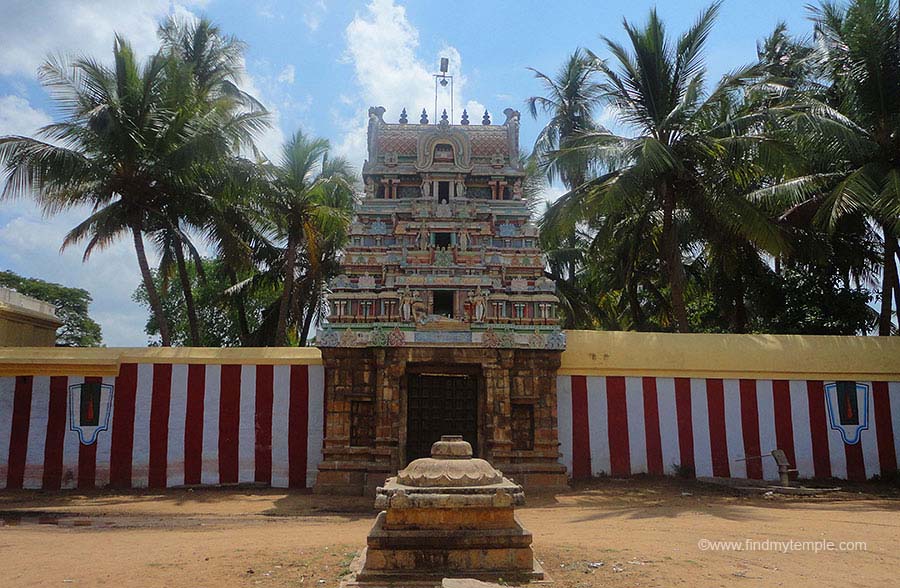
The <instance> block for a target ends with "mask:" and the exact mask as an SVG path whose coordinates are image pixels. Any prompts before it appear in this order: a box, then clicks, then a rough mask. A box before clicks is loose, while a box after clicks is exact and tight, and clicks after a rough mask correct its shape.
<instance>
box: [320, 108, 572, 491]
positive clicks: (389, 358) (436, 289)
mask: <svg viewBox="0 0 900 588" xmlns="http://www.w3.org/2000/svg"><path fill="white" fill-rule="evenodd" d="M384 114H385V109H384V108H382V107H373V108H370V109H369V125H368V143H367V144H368V159H367V161H366V163H365V165H364V166H363V181H364V185H365V194H364V195H363V197H362V198H361V199H360V203H359V205H358V207H357V210H356V217H355V218H354V220H353V223H352V226H351V231H350V233H351V237H350V243H349V245H348V246H347V247H346V248H345V250H344V253H343V259H342V265H343V273H342V274H341V275H340V276H338V277H337V278H336V279H335V280H333V281H332V283H331V284H330V285H329V289H330V293H329V295H328V303H329V307H330V313H329V316H328V318H327V322H326V324H325V326H324V327H323V329H322V330H321V331H320V332H319V333H318V337H317V345H318V346H319V347H320V348H321V349H322V354H323V358H324V361H325V365H326V370H327V373H328V374H329V379H328V381H327V383H326V391H325V402H326V430H325V447H324V461H323V463H322V464H321V465H320V468H319V470H320V471H319V476H318V482H317V486H316V487H317V489H318V490H319V491H328V492H336V491H339V492H346V493H361V492H370V493H371V492H374V489H375V487H377V486H378V485H380V484H382V483H383V482H384V480H385V479H386V478H387V477H388V476H390V475H394V474H395V473H396V472H397V471H398V470H399V469H401V468H403V467H404V466H405V465H406V464H407V463H409V462H410V461H412V460H414V459H416V458H420V457H426V456H427V455H428V453H429V451H430V448H431V445H432V443H434V442H435V441H437V440H439V439H440V438H441V436H442V435H462V436H463V437H464V438H465V440H466V441H468V442H469V443H470V444H471V445H472V447H473V448H474V450H475V454H476V456H477V457H481V458H484V459H488V460H490V461H491V463H493V464H494V465H496V466H497V467H498V468H500V470H502V471H503V472H504V474H506V475H508V476H512V477H514V478H515V479H516V480H517V481H518V482H520V483H522V484H524V485H526V486H532V487H534V486H544V487H558V486H561V485H564V484H565V470H564V468H563V467H562V466H561V465H559V464H558V463H557V457H558V453H559V447H558V445H559V444H558V438H557V437H558V435H557V422H556V376H555V373H556V369H557V368H558V366H559V361H560V354H561V352H562V349H563V348H564V347H565V337H564V335H563V333H562V331H561V330H560V328H559V325H558V321H557V314H556V313H557V305H558V302H559V300H558V299H557V297H556V296H555V295H554V292H555V284H554V283H553V281H551V280H549V279H547V278H546V277H544V271H543V270H544V260H543V257H542V255H541V252H540V248H539V243H538V231H537V228H536V227H535V226H534V225H533V224H532V223H531V222H530V220H529V219H530V216H531V215H530V209H529V207H528V202H527V201H526V200H525V199H523V183H524V181H525V171H524V170H523V166H522V164H521V162H520V159H519V145H518V143H519V113H518V112H517V111H515V110H513V109H509V108H508V109H506V110H505V111H504V114H505V115H506V120H505V121H504V122H503V124H499V125H498V124H492V123H491V120H490V116H489V114H488V113H487V112H485V114H484V117H483V120H482V122H481V124H470V123H469V120H468V113H466V112H465V111H464V112H463V117H462V120H461V121H460V124H458V125H457V124H450V121H449V120H448V117H447V114H446V111H445V112H444V113H443V115H442V116H441V118H440V120H439V122H438V123H437V124H433V123H429V121H428V116H427V114H426V113H425V111H424V110H423V111H422V115H421V118H420V120H419V122H418V124H416V123H414V122H413V123H411V122H409V120H408V117H407V114H406V111H405V110H404V111H403V112H402V113H401V115H400V117H399V122H397V123H387V122H385V120H384Z"/></svg>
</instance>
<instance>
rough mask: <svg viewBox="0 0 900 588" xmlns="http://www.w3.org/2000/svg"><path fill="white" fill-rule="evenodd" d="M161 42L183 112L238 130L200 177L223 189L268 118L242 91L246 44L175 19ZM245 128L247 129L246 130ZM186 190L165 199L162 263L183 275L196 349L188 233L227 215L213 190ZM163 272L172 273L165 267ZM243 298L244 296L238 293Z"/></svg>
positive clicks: (204, 24) (198, 22)
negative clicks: (173, 68) (238, 156)
mask: <svg viewBox="0 0 900 588" xmlns="http://www.w3.org/2000/svg"><path fill="white" fill-rule="evenodd" d="M159 37H160V41H161V43H162V49H163V51H165V52H166V53H167V54H168V55H169V56H171V58H172V60H173V61H174V62H176V63H178V64H180V65H181V72H180V73H181V75H180V76H179V78H178V80H179V85H180V86H183V87H184V90H185V92H184V95H183V96H182V97H181V100H180V102H179V107H180V110H181V111H182V112H185V113H189V114H192V115H194V116H196V117H198V118H201V119H202V118H210V119H213V120H218V121H219V122H218V124H220V125H223V128H225V127H231V128H232V130H233V131H237V134H235V135H234V139H235V141H234V142H233V144H231V145H222V147H223V149H221V150H220V151H219V153H218V155H219V156H220V159H219V160H210V161H209V162H208V163H207V166H208V170H207V171H208V172H209V173H202V174H200V176H199V178H201V179H202V180H205V181H207V182H211V184H212V186H213V187H221V183H220V182H219V177H227V176H228V175H229V174H228V171H229V169H228V168H230V166H231V162H230V159H232V158H233V156H232V153H233V152H237V151H238V150H240V149H241V148H242V147H247V146H250V147H253V140H252V139H253V132H254V131H256V130H258V126H256V124H249V125H248V123H259V122H263V121H265V120H266V117H267V113H266V110H265V108H263V107H262V105H261V104H259V102H257V101H256V99H255V98H253V97H252V96H250V95H249V94H247V93H246V92H243V91H242V90H241V89H240V88H239V87H238V80H239V79H240V77H241V75H242V73H243V70H242V64H243V51H244V45H243V44H242V43H241V42H240V41H238V40H237V39H236V38H234V37H232V36H225V35H223V34H222V33H221V31H220V30H219V28H218V27H216V26H215V25H214V24H212V23H211V22H210V21H209V20H207V19H194V20H181V19H178V18H176V17H171V18H169V19H168V20H167V21H165V22H164V23H163V24H162V25H161V26H160V29H159ZM241 127H244V128H243V130H242V131H241V130H240V129H241ZM186 188H187V189H185V190H182V191H181V192H179V193H178V194H177V195H176V194H173V195H172V196H173V197H170V198H168V199H167V200H166V202H165V210H164V213H165V215H166V217H167V218H166V222H165V223H162V224H161V226H160V231H161V233H162V234H160V235H159V237H158V239H157V241H158V244H159V246H160V247H161V249H162V251H163V255H161V260H162V261H163V262H169V261H170V260H172V259H174V261H175V265H174V269H175V271H177V273H178V276H179V280H180V283H181V287H182V293H183V296H184V300H185V307H186V311H187V317H188V324H189V327H190V336H191V344H192V345H195V346H196V345H199V344H200V324H199V320H198V318H197V310H196V307H195V303H194V297H193V293H192V292H191V281H190V279H189V277H188V272H187V265H186V262H185V255H184V251H185V250H187V251H189V252H191V253H192V257H193V258H194V263H195V267H196V269H197V272H198V273H199V274H200V276H201V278H203V266H202V261H201V259H200V256H199V255H197V254H196V248H195V246H194V245H193V244H192V243H191V242H190V233H191V231H190V230H189V229H202V228H204V227H205V228H207V229H208V228H209V227H210V224H211V222H212V223H214V222H215V221H214V220H212V219H211V216H210V215H213V214H214V213H216V212H219V213H224V212H225V210H223V208H222V207H221V206H217V205H216V203H215V202H210V200H215V198H216V194H213V193H211V192H210V189H209V186H205V185H203V184H202V183H200V182H195V183H194V185H192V186H186ZM174 196H177V197H174ZM229 201H231V200H229ZM239 224H240V223H239ZM160 269H161V270H164V269H168V268H165V267H163V266H162V265H161V267H160ZM240 296H242V294H238V297H240ZM240 316H244V315H240ZM244 318H245V317H244Z"/></svg>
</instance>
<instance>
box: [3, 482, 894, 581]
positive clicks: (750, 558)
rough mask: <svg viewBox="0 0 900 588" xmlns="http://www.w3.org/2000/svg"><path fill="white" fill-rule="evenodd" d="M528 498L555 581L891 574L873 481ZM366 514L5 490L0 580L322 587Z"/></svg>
mask: <svg viewBox="0 0 900 588" xmlns="http://www.w3.org/2000/svg"><path fill="white" fill-rule="evenodd" d="M528 502H529V504H528V506H526V507H525V508H523V509H521V510H520V511H519V516H520V518H521V520H522V522H523V523H524V525H525V526H526V527H527V528H528V529H530V530H531V531H532V532H533V533H534V549H535V554H536V556H537V558H538V560H540V561H541V562H542V563H543V565H544V568H545V569H546V570H547V571H548V572H549V574H550V575H551V578H552V580H553V581H554V585H555V586H557V587H559V588H574V587H579V586H621V587H625V586H679V585H680V586H691V587H692V588H694V587H699V586H791V587H793V586H817V587H821V586H842V587H849V586H895V585H897V573H898V570H900V493H898V492H897V491H896V490H889V489H886V488H883V487H873V486H862V487H856V488H852V489H846V490H845V491H842V492H840V493H837V494H831V495H828V496H827V497H816V498H796V497H783V496H776V497H763V496H753V497H746V496H738V495H735V494H733V493H731V491H728V490H720V489H718V488H715V487H711V486H705V485H702V484H699V483H694V482H687V481H679V480H639V479H635V480H627V481H622V480H603V481H597V482H592V483H590V484H587V485H581V486H578V487H576V488H575V489H573V490H572V491H571V492H569V493H566V494H561V495H557V496H555V497H551V496H529V497H528ZM374 516H375V512H374V510H373V508H372V501H371V500H369V499H362V498H332V497H323V496H314V495H310V494H298V493H288V492H285V491H276V490H259V489H213V490H170V491H167V492H164V493H151V492H134V493H124V494H121V493H109V492H102V491H98V492H96V493H93V494H90V495H84V494H76V493H71V492H63V493H41V492H17V493H5V494H0V585H2V586H4V587H7V586H8V587H10V588H13V587H16V588H17V587H20V586H68V585H71V586H76V587H77V586H115V587H120V586H121V587H131V586H135V587H137V586H140V587H147V586H166V587H170V586H172V587H175V586H178V587H180V586H185V587H201V586H210V587H213V586H215V587H227V586H263V587H280V586H294V587H305V586H308V587H311V588H312V587H314V588H327V587H333V586H337V585H338V584H339V583H340V578H341V577H342V576H343V575H344V574H346V573H347V569H348V565H349V563H350V561H351V559H352V558H353V556H354V555H355V553H356V551H357V550H358V549H359V548H361V547H362V546H363V545H364V543H365V537H366V533H367V532H368V530H369V527H370V526H371V524H372V521H373V519H374ZM717 541H733V542H737V543H736V544H731V545H729V546H728V550H724V548H725V546H723V545H720V544H715V543H712V542H717ZM748 541H749V542H748ZM792 541H793V542H796V543H794V544H788V543H785V542H792ZM707 542H709V543H707ZM753 542H756V543H753ZM776 542H777V543H776ZM804 542H805V543H804ZM824 542H832V543H833V545H832V546H831V547H828V545H827V544H826V543H824ZM842 542H862V543H852V544H851V545H850V546H847V545H842Z"/></svg>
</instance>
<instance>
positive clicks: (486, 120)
mask: <svg viewBox="0 0 900 588" xmlns="http://www.w3.org/2000/svg"><path fill="white" fill-rule="evenodd" d="M481 124H483V125H489V124H491V114H490V113H489V112H488V111H487V110H485V111H484V116H482V117H481Z"/></svg>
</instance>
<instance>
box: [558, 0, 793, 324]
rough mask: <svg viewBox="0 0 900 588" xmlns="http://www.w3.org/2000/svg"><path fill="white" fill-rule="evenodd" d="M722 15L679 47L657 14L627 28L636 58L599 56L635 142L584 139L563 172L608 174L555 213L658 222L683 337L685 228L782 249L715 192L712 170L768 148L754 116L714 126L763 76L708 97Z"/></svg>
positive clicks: (731, 199) (611, 102) (605, 91)
mask: <svg viewBox="0 0 900 588" xmlns="http://www.w3.org/2000/svg"><path fill="white" fill-rule="evenodd" d="M719 6H720V3H718V2H716V3H714V4H712V5H711V6H710V7H709V8H707V9H706V10H704V11H703V12H702V13H701V15H700V17H699V18H698V19H697V21H696V22H695V23H694V25H693V26H691V27H690V28H689V29H688V30H687V31H685V32H684V33H683V34H682V35H680V36H679V37H678V38H677V39H672V38H671V37H669V36H668V34H667V32H666V29H665V26H664V25H663V23H662V21H660V19H659V17H658V16H657V14H656V11H655V10H651V12H650V15H649V18H648V20H647V23H646V25H645V26H643V27H636V26H633V25H632V24H630V23H629V22H628V21H627V20H626V21H624V27H625V31H626V33H627V35H628V39H629V42H630V48H626V47H625V46H623V45H621V44H620V43H618V42H616V41H613V40H612V39H609V38H604V41H605V43H606V46H607V49H608V50H609V52H610V53H611V54H612V58H613V63H614V64H615V65H613V64H611V63H609V62H607V61H603V60H601V59H599V58H597V57H596V56H595V55H594V54H593V53H590V55H592V56H593V57H594V58H595V65H596V68H597V69H598V71H599V72H600V75H601V79H602V81H601V82H600V88H601V90H600V93H601V99H602V102H603V103H605V104H606V105H608V106H609V107H611V108H612V110H613V111H614V112H615V113H616V116H617V118H618V120H619V122H620V123H621V124H622V125H623V126H625V127H626V128H628V129H629V130H631V131H633V133H634V134H633V135H632V136H620V135H616V134H614V133H612V132H610V131H609V130H607V129H603V128H601V129H598V130H596V131H585V132H582V133H579V136H578V137H576V138H575V139H573V140H570V141H569V145H568V146H563V147H562V148H561V149H560V150H558V151H557V152H556V153H555V154H554V155H553V157H554V158H555V159H557V161H558V164H559V165H565V163H566V161H567V160H570V159H572V158H574V159H575V160H576V161H577V160H580V159H582V158H584V157H585V156H589V157H590V158H591V159H592V160H593V161H595V162H598V163H597V164H595V165H597V168H598V170H601V171H602V170H603V169H604V168H605V170H609V171H608V172H607V173H604V174H602V175H599V176H598V177H597V178H595V179H593V180H590V181H588V182H587V183H586V184H584V185H583V186H582V187H581V188H579V189H577V190H575V191H573V192H570V193H569V194H568V195H567V196H566V197H563V198H561V199H560V201H559V202H558V203H557V205H556V206H558V207H559V208H560V212H561V213H565V214H568V215H571V216H573V217H574V218H575V219H582V220H584V221H588V222H597V221H601V222H602V219H604V218H606V217H615V216H616V215H619V214H620V213H621V212H622V211H623V210H626V209H631V210H635V209H637V210H643V211H646V212H647V213H653V214H656V213H658V214H659V222H660V224H661V229H660V234H659V255H660V262H661V266H662V267H663V268H664V269H665V270H666V274H667V281H668V298H669V301H670V304H671V316H672V323H673V324H674V326H675V328H676V329H677V330H678V331H687V330H689V326H688V316H687V309H686V305H685V287H686V277H685V269H684V260H683V257H682V256H683V252H684V250H685V248H686V243H685V242H684V240H683V238H682V236H681V235H680V228H679V227H680V226H681V225H683V221H684V220H686V219H687V218H689V217H690V216H691V215H692V214H716V215H718V216H719V217H720V220H721V222H722V224H723V225H727V226H731V227H734V229H735V230H736V231H738V232H739V233H740V234H742V235H743V236H745V237H746V238H748V239H750V240H751V241H753V242H754V243H756V244H759V245H762V246H763V247H765V248H766V249H769V250H777V249H779V248H780V247H782V246H783V240H782V238H781V235H780V233H779V231H778V230H777V228H776V227H775V226H774V225H773V224H772V223H770V222H769V220H768V219H767V218H766V216H765V215H764V214H763V213H762V212H761V211H760V210H759V209H758V208H756V207H755V206H752V205H751V204H749V203H748V202H747V201H746V200H745V199H744V198H743V197H741V196H734V195H732V194H731V193H730V192H726V193H722V194H717V193H716V192H715V191H713V190H709V189H708V188H709V185H708V184H709V179H708V178H707V177H706V175H705V174H704V169H705V168H706V167H707V166H709V165H714V164H715V163H716V162H717V160H718V159H720V158H722V157H723V156H725V155H726V154H729V153H734V152H735V151H740V150H747V151H748V152H749V151H750V150H751V149H753V148H754V146H757V145H758V144H759V143H760V138H759V137H757V136H754V135H752V133H750V132H748V130H749V129H751V128H752V124H751V123H752V122H754V121H756V120H757V118H756V117H754V116H749V117H744V118H739V119H727V120H726V121H725V122H723V123H721V124H710V121H711V120H715V119H716V115H717V112H718V111H719V110H720V109H721V108H722V104H723V102H729V101H731V100H732V99H733V95H734V94H735V93H737V92H740V91H742V89H743V88H744V86H745V85H746V84H747V83H748V82H750V81H752V80H753V79H755V78H756V77H757V76H758V74H759V70H758V68H757V67H755V66H749V67H745V68H742V69H740V70H737V71H735V72H733V73H731V74H729V75H727V76H725V77H724V78H723V79H722V80H721V81H720V82H719V83H718V84H716V85H715V86H714V87H713V88H712V89H711V90H710V91H708V92H707V91H706V90H705V74H706V67H705V61H704V48H705V45H706V40H707V38H708V36H709V33H710V31H711V29H712V25H713V22H714V20H715V16H716V14H717V12H718V10H719ZM713 196H715V199H714V200H711V198H712V197H713Z"/></svg>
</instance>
